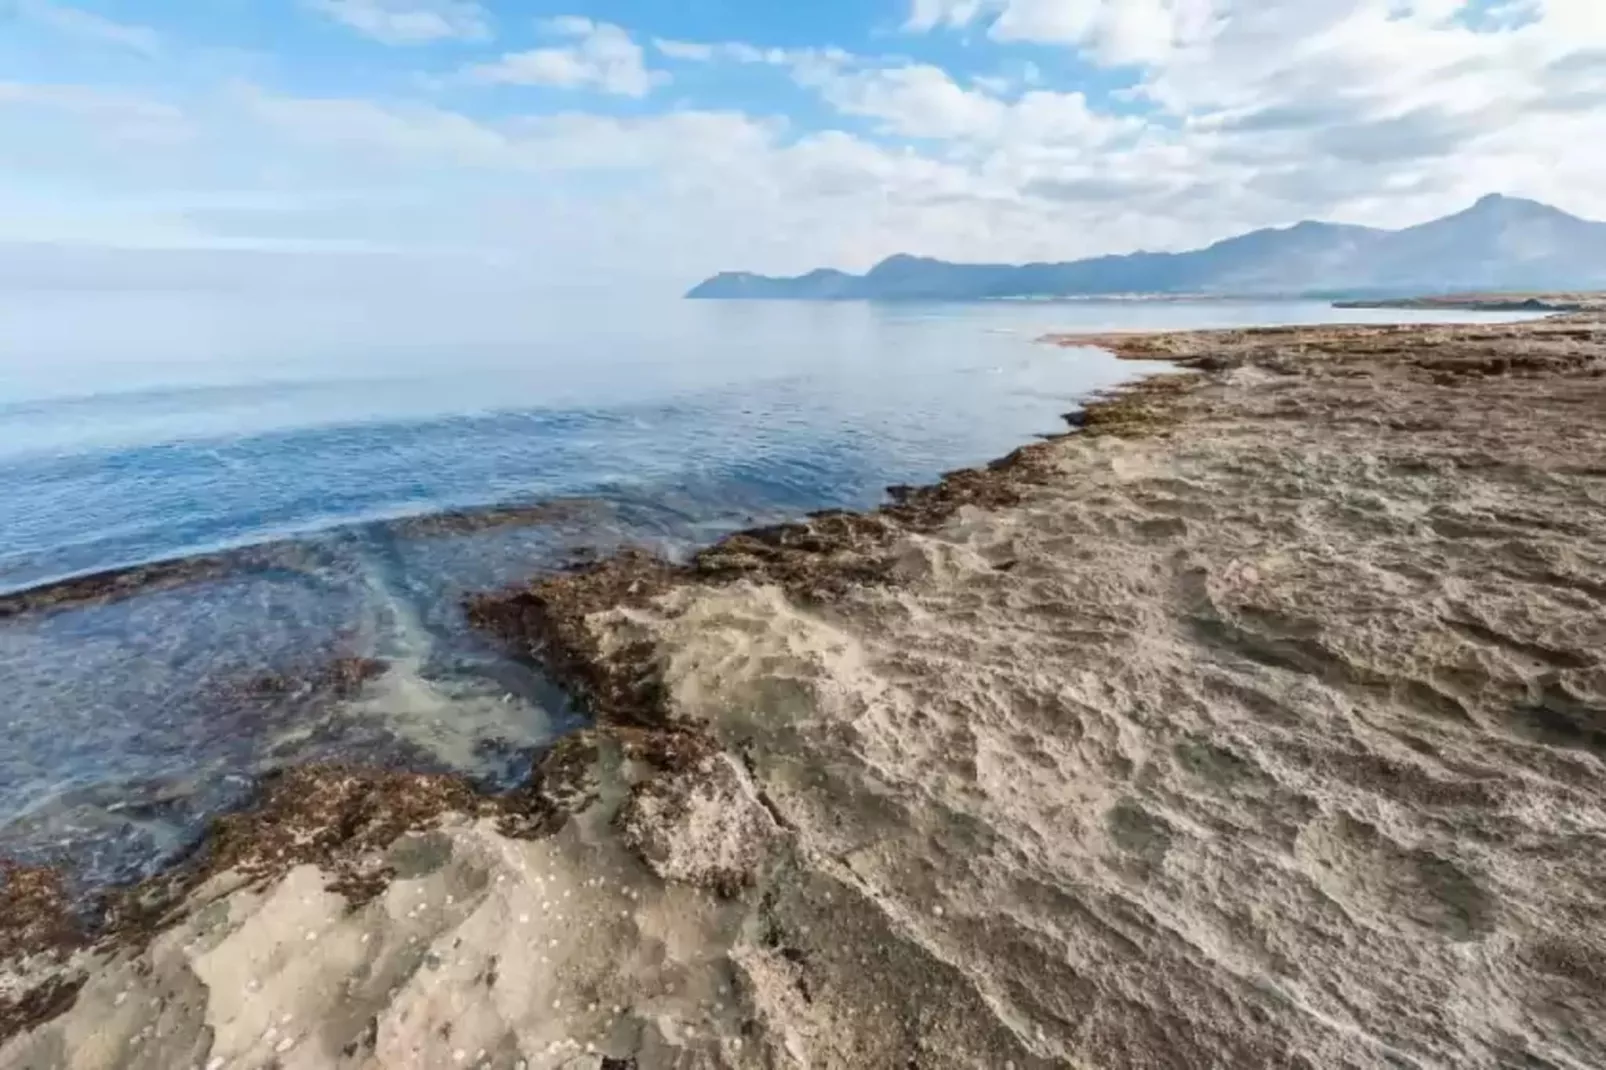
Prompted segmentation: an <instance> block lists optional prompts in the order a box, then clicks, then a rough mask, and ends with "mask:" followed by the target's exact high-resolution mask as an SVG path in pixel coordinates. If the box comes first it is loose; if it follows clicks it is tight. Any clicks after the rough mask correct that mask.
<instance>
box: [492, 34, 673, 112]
mask: <svg viewBox="0 0 1606 1070" xmlns="http://www.w3.org/2000/svg"><path fill="white" fill-rule="evenodd" d="M543 26H544V28H545V30H546V31H547V32H548V33H549V34H551V35H553V36H556V37H566V38H573V39H574V43H573V44H569V45H563V46H555V47H550V48H536V49H531V50H529V51H527V52H510V53H508V54H506V55H504V56H502V57H501V58H500V59H498V60H496V61H494V62H491V63H481V64H476V65H474V66H472V67H469V68H468V69H467V70H466V71H465V72H464V74H465V76H466V77H467V78H468V79H469V80H470V81H475V82H481V83H485V84H499V85H539V86H552V87H555V88H560V89H584V88H590V89H598V90H601V91H602V92H604V93H613V94H615V95H618V96H625V97H644V96H646V95H647V94H648V93H650V92H652V90H653V88H654V87H655V86H658V85H661V84H663V83H665V82H667V81H668V80H669V76H668V75H667V74H664V73H663V72H661V71H650V70H648V69H647V65H646V56H645V53H644V52H643V51H642V48H641V46H640V45H638V44H636V42H635V41H633V40H631V38H630V35H629V34H628V33H626V32H625V31H624V30H623V29H621V28H620V27H618V26H615V25H613V24H611V23H606V22H592V21H591V20H590V19H587V18H582V17H579V16H573V15H570V16H564V17H562V18H556V19H550V20H548V21H546V22H545V23H544V24H543Z"/></svg>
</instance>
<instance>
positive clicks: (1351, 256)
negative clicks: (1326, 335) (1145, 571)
mask: <svg viewBox="0 0 1606 1070" xmlns="http://www.w3.org/2000/svg"><path fill="white" fill-rule="evenodd" d="M1595 288H1606V223H1596V222H1591V221H1589V220H1586V219H1579V218H1578V217H1577V216H1572V215H1568V214H1567V213H1566V212H1563V211H1561V210H1560V209H1557V208H1552V207H1550V206H1549V205H1545V204H1540V203H1538V202H1537V201H1529V200H1523V199H1521V198H1517V197H1503V196H1499V195H1491V196H1488V197H1485V198H1483V199H1482V200H1480V201H1478V203H1477V204H1475V205H1473V206H1472V207H1471V208H1468V209H1467V210H1466V211H1463V212H1458V213H1456V214H1455V215H1451V216H1446V217H1445V218H1443V219H1435V220H1433V221H1432V222H1431V223H1423V224H1421V225H1419V226H1414V227H1407V228H1406V229H1404V230H1379V229H1376V228H1373V227H1356V226H1343V225H1340V224H1336V223H1313V222H1305V223H1299V224H1297V225H1295V226H1292V227H1285V228H1275V229H1269V230H1257V231H1253V232H1252V233H1249V234H1244V235H1240V236H1239V237H1236V238H1228V239H1227V240H1225V241H1219V242H1217V243H1216V244H1214V245H1212V246H1210V247H1208V248H1205V249H1198V250H1195V251H1193V252H1186V253H1132V254H1130V255H1127V256H1099V257H1094V258H1092V259H1090V260H1073V261H1070V262H1067V263H1059V264H1018V265H1016V264H951V263H948V262H946V261H943V260H931V259H927V258H924V257H917V256H904V255H899V256H894V257H890V258H889V259H886V260H883V261H882V262H881V263H879V264H877V265H876V266H875V267H873V268H871V269H870V271H869V272H868V273H866V274H864V275H850V274H847V273H846V272H842V271H833V270H830V269H828V268H825V269H821V270H818V271H811V272H809V273H808V274H807V275H801V276H798V277H796V278H773V277H769V276H765V275H754V274H750V273H747V272H725V273H721V274H719V275H715V276H714V277H713V278H711V279H709V280H707V281H706V282H703V283H701V284H699V285H698V286H697V287H695V288H694V289H693V290H692V291H691V292H690V293H688V294H687V295H686V296H687V297H691V298H732V299H734V298H747V299H770V300H799V301H850V300H869V301H898V300H978V299H987V298H1030V297H1092V296H1101V295H1102V296H1111V295H1118V294H1201V295H1223V296H1224V295H1234V296H1271V295H1295V294H1303V295H1313V294H1321V295H1327V296H1335V297H1357V296H1390V295H1399V294H1416V293H1451V292H1458V291H1473V290H1476V291H1503V290H1527V291H1533V290H1584V289H1595Z"/></svg>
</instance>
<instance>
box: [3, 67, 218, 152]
mask: <svg viewBox="0 0 1606 1070" xmlns="http://www.w3.org/2000/svg"><path fill="white" fill-rule="evenodd" d="M5 109H13V110H33V111H45V112H48V113H51V114H53V115H55V116H57V117H63V116H64V117H67V118H71V119H75V120H79V121H82V122H87V123H90V124H93V125H94V127H95V129H96V130H97V131H98V132H100V133H102V134H104V135H105V136H107V137H108V138H110V139H112V140H114V141H120V142H130V143H140V144H146V145H157V144H173V143H176V142H180V141H183V140H185V139H186V138H188V137H189V136H190V134H191V132H192V131H191V127H190V123H189V121H188V119H187V118H186V117H185V115H184V113H183V112H182V111H180V110H179V109H178V108H176V107H174V106H172V105H170V104H166V103H162V102H160V101H155V100H151V99H149V98H147V97H142V96H137V95H135V94H131V93H119V92H111V91H107V90H101V89H95V88H92V87H89V86H80V85H40V84H29V83H21V82H0V110H5Z"/></svg>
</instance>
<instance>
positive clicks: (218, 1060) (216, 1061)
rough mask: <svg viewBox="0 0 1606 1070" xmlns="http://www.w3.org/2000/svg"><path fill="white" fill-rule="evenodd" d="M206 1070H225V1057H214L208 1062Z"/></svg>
mask: <svg viewBox="0 0 1606 1070" xmlns="http://www.w3.org/2000/svg"><path fill="white" fill-rule="evenodd" d="M206 1070H223V1056H221V1055H214V1056H212V1058H211V1059H209V1060H207V1063H206Z"/></svg>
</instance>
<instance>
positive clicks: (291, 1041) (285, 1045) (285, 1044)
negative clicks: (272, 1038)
mask: <svg viewBox="0 0 1606 1070" xmlns="http://www.w3.org/2000/svg"><path fill="white" fill-rule="evenodd" d="M295 1046H296V1038H295V1037H285V1038H284V1039H283V1040H281V1041H279V1043H277V1044H275V1045H274V1046H273V1050H274V1051H276V1052H278V1053H280V1054H281V1055H282V1054H284V1053H285V1052H287V1051H289V1050H290V1049H291V1048H293V1047H295Z"/></svg>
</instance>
